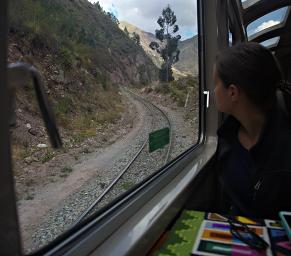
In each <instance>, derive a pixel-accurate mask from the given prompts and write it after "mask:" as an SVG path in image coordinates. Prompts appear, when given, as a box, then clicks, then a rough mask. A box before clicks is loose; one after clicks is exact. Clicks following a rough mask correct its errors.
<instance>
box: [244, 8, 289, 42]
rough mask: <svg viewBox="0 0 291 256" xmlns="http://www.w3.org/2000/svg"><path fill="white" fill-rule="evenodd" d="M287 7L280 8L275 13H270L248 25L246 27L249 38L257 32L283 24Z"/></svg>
mask: <svg viewBox="0 0 291 256" xmlns="http://www.w3.org/2000/svg"><path fill="white" fill-rule="evenodd" d="M287 9H288V7H284V8H280V9H278V10H276V11H273V12H270V13H268V14H266V15H264V16H262V17H260V18H259V19H257V20H255V21H253V22H252V23H250V25H249V26H248V27H247V34H248V36H251V35H253V34H255V33H257V32H259V31H262V30H264V29H266V28H269V27H272V26H274V25H277V24H280V23H281V22H284V19H285V17H286V13H287Z"/></svg>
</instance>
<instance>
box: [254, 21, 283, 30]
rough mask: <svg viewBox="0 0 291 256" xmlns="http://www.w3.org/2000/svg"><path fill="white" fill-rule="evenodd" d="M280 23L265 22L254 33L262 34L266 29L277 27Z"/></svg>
mask: <svg viewBox="0 0 291 256" xmlns="http://www.w3.org/2000/svg"><path fill="white" fill-rule="evenodd" d="M279 23H280V21H278V20H269V21H265V22H263V23H262V24H261V25H260V26H258V27H257V28H256V29H255V30H254V33H257V32H260V31H262V30H264V29H266V28H269V27H272V26H275V25H277V24H279Z"/></svg>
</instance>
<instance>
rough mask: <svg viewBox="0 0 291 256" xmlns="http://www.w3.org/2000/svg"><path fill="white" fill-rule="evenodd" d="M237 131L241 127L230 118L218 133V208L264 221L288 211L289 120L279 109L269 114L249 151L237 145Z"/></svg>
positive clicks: (290, 185)
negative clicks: (257, 138) (279, 212)
mask: <svg viewBox="0 0 291 256" xmlns="http://www.w3.org/2000/svg"><path fill="white" fill-rule="evenodd" d="M239 127H240V123H239V122H238V121H237V120H236V119H235V118H234V117H232V116H229V117H227V118H226V120H225V122H224V123H223V124H222V126H221V128H220V129H219V130H218V132H217V134H218V149H217V153H216V158H215V159H216V161H215V163H216V167H215V169H216V170H217V177H218V180H219V182H218V192H217V194H218V197H219V198H218V199H216V200H217V201H218V202H219V205H220V206H219V208H220V209H221V210H223V211H224V212H228V213H231V214H236V215H237V214H239V215H244V216H251V217H263V218H277V217H278V215H277V214H278V211H282V210H289V211H291V126H290V120H288V119H287V118H286V116H284V115H283V113H282V112H281V111H280V110H279V109H274V110H273V111H271V112H270V113H268V116H267V119H266V122H265V125H264V127H263V129H262V132H261V134H260V138H259V140H258V143H257V144H256V145H255V146H253V147H252V148H251V149H250V150H249V151H248V150H246V149H245V148H244V147H243V146H242V145H241V144H240V143H239V141H238V136H237V135H238V129H239ZM213 168H214V167H213ZM230 209H232V212H230Z"/></svg>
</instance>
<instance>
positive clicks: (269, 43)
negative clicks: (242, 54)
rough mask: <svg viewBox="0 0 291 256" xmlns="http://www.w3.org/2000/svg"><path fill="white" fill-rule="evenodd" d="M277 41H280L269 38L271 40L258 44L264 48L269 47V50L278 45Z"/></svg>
mask: <svg viewBox="0 0 291 256" xmlns="http://www.w3.org/2000/svg"><path fill="white" fill-rule="evenodd" d="M279 40H280V37H279V36H277V37H273V38H271V39H268V40H266V41H263V42H261V43H260V44H262V45H263V46H265V47H269V48H271V47H274V46H276V45H277V44H278V42H279Z"/></svg>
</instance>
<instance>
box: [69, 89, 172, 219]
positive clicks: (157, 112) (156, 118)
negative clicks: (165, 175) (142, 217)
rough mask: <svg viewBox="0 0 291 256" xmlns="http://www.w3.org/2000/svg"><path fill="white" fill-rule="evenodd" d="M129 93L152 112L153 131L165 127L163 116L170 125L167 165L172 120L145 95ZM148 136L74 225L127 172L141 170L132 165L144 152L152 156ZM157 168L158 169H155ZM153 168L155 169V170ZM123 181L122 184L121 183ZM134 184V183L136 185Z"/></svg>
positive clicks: (119, 181) (117, 183)
mask: <svg viewBox="0 0 291 256" xmlns="http://www.w3.org/2000/svg"><path fill="white" fill-rule="evenodd" d="M126 92H127V93H129V94H131V95H132V96H133V97H134V98H135V99H136V100H138V101H140V102H141V103H142V104H143V105H144V106H145V107H146V108H147V109H148V111H149V112H150V113H151V117H152V123H151V132H152V131H155V130H158V129H161V128H164V127H165V124H164V125H163V127H161V120H160V119H161V118H162V119H164V121H165V123H166V127H169V129H170V141H169V144H168V145H167V146H166V149H165V148H164V149H163V150H162V151H164V152H163V155H164V161H163V162H162V165H165V164H166V163H167V162H168V161H169V158H170V153H171V148H172V127H171V121H170V119H169V118H168V116H167V114H166V113H165V112H164V111H163V110H162V109H161V108H159V107H158V106H156V105H154V104H153V103H151V102H149V101H148V100H146V99H144V98H143V97H141V96H139V95H138V94H136V93H134V92H132V91H130V90H126ZM148 141H149V139H148V137H146V139H145V140H144V142H143V143H142V145H141V146H140V148H139V149H138V150H137V152H136V154H135V155H134V157H133V158H132V159H131V160H130V161H129V162H128V164H127V165H126V167H125V168H124V169H123V170H122V171H121V172H120V173H119V174H118V176H117V177H116V178H115V179H114V180H113V181H112V182H111V183H110V184H109V186H107V188H106V189H105V190H104V191H103V192H102V193H101V194H100V195H99V196H98V197H97V198H96V200H95V201H94V202H92V204H91V205H90V206H89V207H88V209H87V210H86V211H84V212H83V213H82V214H81V215H80V216H79V218H78V219H77V220H76V222H75V223H74V225H77V224H78V223H80V222H81V221H82V220H83V219H84V218H86V217H87V216H89V215H91V214H92V213H93V212H94V210H96V209H97V206H98V205H99V204H100V202H101V201H102V200H103V199H104V198H105V197H106V195H108V194H109V193H110V192H111V191H112V190H113V189H114V188H115V187H117V186H118V185H119V187H120V186H122V185H121V184H122V182H123V183H124V181H125V180H126V178H125V176H126V174H128V173H129V172H130V171H131V169H135V171H136V170H139V166H140V165H139V164H136V165H137V166H136V167H135V168H132V166H134V164H135V163H136V162H137V159H138V158H139V157H141V155H142V153H143V154H144V155H145V156H150V153H149V152H148V150H147V145H148ZM154 170H156V169H154ZM154 170H153V171H154ZM120 183H121V184H120ZM137 183H138V182H136V183H135V184H137ZM135 184H133V185H135Z"/></svg>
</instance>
